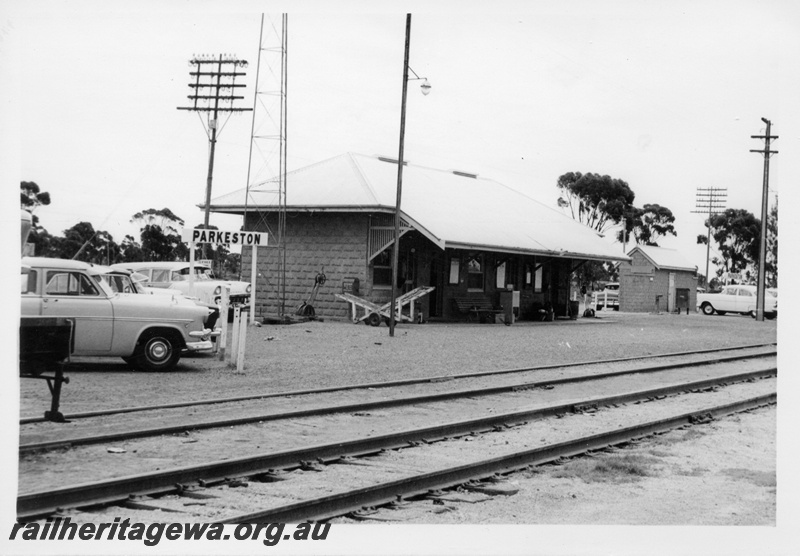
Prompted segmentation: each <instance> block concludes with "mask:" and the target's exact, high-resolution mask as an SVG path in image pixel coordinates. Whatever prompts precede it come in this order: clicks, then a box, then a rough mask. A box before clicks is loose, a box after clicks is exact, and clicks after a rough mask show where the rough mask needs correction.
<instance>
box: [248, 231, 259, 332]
mask: <svg viewBox="0 0 800 556" xmlns="http://www.w3.org/2000/svg"><path fill="white" fill-rule="evenodd" d="M250 249H251V250H252V263H251V264H252V266H251V267H250V324H255V322H256V276H257V274H256V262H257V255H258V246H256V245H252V246H251V247H250Z"/></svg>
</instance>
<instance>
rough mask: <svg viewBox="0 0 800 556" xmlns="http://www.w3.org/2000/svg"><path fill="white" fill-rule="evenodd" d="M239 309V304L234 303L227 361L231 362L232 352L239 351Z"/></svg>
mask: <svg viewBox="0 0 800 556" xmlns="http://www.w3.org/2000/svg"><path fill="white" fill-rule="evenodd" d="M241 316H242V315H241V309H239V306H238V305H236V306H235V307H234V308H233V327H232V328H231V352H230V354H228V359H227V361H228V363H229V364H233V360H232V358H233V357H234V354H236V353H238V351H239V328H240V322H239V321H240V320H241Z"/></svg>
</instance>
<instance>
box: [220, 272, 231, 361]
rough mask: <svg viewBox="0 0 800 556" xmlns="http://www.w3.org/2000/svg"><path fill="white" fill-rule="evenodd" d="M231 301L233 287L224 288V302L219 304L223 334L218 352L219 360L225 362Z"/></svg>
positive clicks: (221, 334)
mask: <svg viewBox="0 0 800 556" xmlns="http://www.w3.org/2000/svg"><path fill="white" fill-rule="evenodd" d="M230 299H231V287H230V286H225V287H224V288H222V300H221V301H220V303H219V320H220V328H221V329H222V332H221V333H220V335H219V337H218V338H217V351H218V353H219V360H220V361H225V349H226V346H227V345H228V310H229V309H228V306H229V305H230Z"/></svg>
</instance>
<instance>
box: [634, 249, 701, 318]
mask: <svg viewBox="0 0 800 556" xmlns="http://www.w3.org/2000/svg"><path fill="white" fill-rule="evenodd" d="M628 256H629V257H630V259H631V260H630V262H629V263H628V262H626V263H621V264H620V265H619V309H620V311H627V312H633V313H647V312H653V311H655V310H656V308H658V310H659V311H668V312H671V313H672V312H678V311H680V312H683V313H685V312H686V309H689V310H690V311H694V308H695V303H696V302H697V267H696V266H694V265H691V264H690V263H689V262H688V261H687V260H686V259H685V258H684V257H683V255H681V253H680V252H679V251H676V250H675V249H665V248H662V247H652V246H649V245H639V246H637V247H634V248H633V249H632V250H631V251H629V252H628Z"/></svg>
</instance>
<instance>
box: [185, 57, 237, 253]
mask: <svg viewBox="0 0 800 556" xmlns="http://www.w3.org/2000/svg"><path fill="white" fill-rule="evenodd" d="M189 65H190V66H192V67H193V70H194V71H190V72H189V75H190V76H192V78H193V82H191V83H189V87H191V88H192V89H193V94H191V95H188V98H189V99H190V100H191V101H192V106H178V110H191V111H192V112H205V113H206V115H207V117H208V124H207V129H206V135H208V136H209V137H208V141H209V146H210V148H209V155H208V177H207V178H206V204H205V217H204V218H203V224H205V227H206V228H208V216H209V211H210V208H211V181H212V177H213V175H214V151H215V147H216V144H217V134H218V132H219V114H220V113H221V112H222V113H225V112H246V111H249V110H252V108H234V107H233V103H234V101H236V100H240V99H243V98H244V97H243V96H237V95H234V94H229V95H223V94H222V92H223V90H227V89H230V90H231V93H233V92H234V91H235V90H236V89H237V88H243V87H245V86H246V85H245V84H244V83H236V78H237V77H240V76H244V75H247V74H246V73H245V72H238V71H236V68H246V67H247V60H239V59H237V58H236V57H234V56H230V55H226V54H220V55H219V56H218V57H217V58H214V57H212V56H195V57H193V58H192V59H191V60H189ZM202 93H207V94H202ZM221 103H230V106H226V105H222V106H221V105H220V104H221ZM208 130H211V133H210V135H209V133H208ZM205 249H206V246H205V244H203V253H204V254H205Z"/></svg>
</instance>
